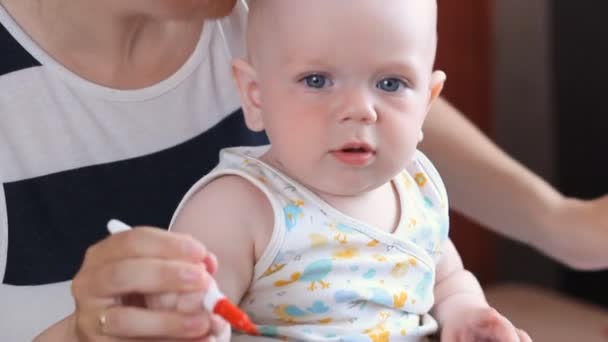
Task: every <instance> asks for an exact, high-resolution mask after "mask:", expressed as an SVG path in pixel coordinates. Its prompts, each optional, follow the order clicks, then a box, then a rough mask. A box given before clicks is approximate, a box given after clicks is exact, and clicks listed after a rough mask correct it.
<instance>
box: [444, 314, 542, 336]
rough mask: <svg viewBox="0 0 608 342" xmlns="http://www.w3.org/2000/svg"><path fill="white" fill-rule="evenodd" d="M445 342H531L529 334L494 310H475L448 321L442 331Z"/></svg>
mask: <svg viewBox="0 0 608 342" xmlns="http://www.w3.org/2000/svg"><path fill="white" fill-rule="evenodd" d="M441 341H445V342H481V341H483V342H531V341H532V339H531V338H530V336H528V334H527V333H526V332H525V331H523V330H521V329H517V328H516V327H515V326H513V324H512V323H511V322H510V321H509V320H508V319H506V318H505V317H504V316H503V315H501V314H500V313H499V312H498V311H496V310H495V309H492V308H475V309H471V310H468V311H465V312H463V313H462V314H459V315H457V316H454V318H453V319H451V320H449V321H446V322H445V324H444V326H443V328H442V331H441Z"/></svg>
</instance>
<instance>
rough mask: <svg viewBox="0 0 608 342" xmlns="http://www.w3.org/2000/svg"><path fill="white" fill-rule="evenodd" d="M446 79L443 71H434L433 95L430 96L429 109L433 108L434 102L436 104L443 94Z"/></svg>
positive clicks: (432, 76) (432, 80)
mask: <svg viewBox="0 0 608 342" xmlns="http://www.w3.org/2000/svg"><path fill="white" fill-rule="evenodd" d="M446 78H447V76H446V75H445V72H443V71H434V72H433V74H432V75H431V89H430V91H431V95H430V96H429V103H428V109H430V108H431V106H432V105H433V102H435V100H437V98H438V97H439V95H440V94H441V91H442V90H443V85H444V84H445V80H446Z"/></svg>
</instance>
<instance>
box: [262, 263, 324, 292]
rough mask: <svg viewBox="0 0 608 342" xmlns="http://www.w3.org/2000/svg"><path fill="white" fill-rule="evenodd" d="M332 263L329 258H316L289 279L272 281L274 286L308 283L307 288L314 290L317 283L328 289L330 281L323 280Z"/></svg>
mask: <svg viewBox="0 0 608 342" xmlns="http://www.w3.org/2000/svg"><path fill="white" fill-rule="evenodd" d="M332 266H333V263H332V261H331V260H330V259H322V260H317V261H315V262H313V263H311V264H309V265H308V266H306V267H305V268H304V272H302V273H300V272H295V273H293V274H292V275H291V277H290V279H289V280H278V281H276V282H275V283H274V286H276V287H283V286H288V285H291V284H293V283H295V282H305V283H310V285H309V286H308V289H309V290H310V291H314V290H316V289H317V288H318V287H317V284H319V285H321V289H328V288H329V286H330V283H328V282H325V281H323V279H325V277H327V275H328V274H329V273H330V272H331V270H332Z"/></svg>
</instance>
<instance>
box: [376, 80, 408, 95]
mask: <svg viewBox="0 0 608 342" xmlns="http://www.w3.org/2000/svg"><path fill="white" fill-rule="evenodd" d="M402 86H405V83H404V82H403V81H402V80H400V79H398V78H394V77H391V78H385V79H383V80H380V82H378V83H377V84H376V88H378V89H380V90H384V91H387V92H391V93H394V92H396V91H398V90H399V89H400V88H401V87H402Z"/></svg>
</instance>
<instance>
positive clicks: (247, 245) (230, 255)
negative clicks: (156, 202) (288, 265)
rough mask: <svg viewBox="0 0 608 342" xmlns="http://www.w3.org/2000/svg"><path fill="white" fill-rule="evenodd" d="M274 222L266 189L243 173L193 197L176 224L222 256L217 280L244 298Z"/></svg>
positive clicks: (237, 298)
mask: <svg viewBox="0 0 608 342" xmlns="http://www.w3.org/2000/svg"><path fill="white" fill-rule="evenodd" d="M272 227H273V212H272V208H271V206H270V203H269V201H268V200H267V198H266V197H265V196H264V195H263V193H262V192H261V191H260V190H258V189H257V188H255V187H254V186H253V185H252V184H251V183H249V182H248V181H246V180H245V179H243V178H240V177H237V176H224V177H221V178H219V179H217V180H214V181H213V182H211V183H210V184H208V185H207V186H205V187H204V188H203V189H201V191H199V192H198V193H197V194H195V195H194V196H193V197H192V198H191V199H190V200H189V201H188V203H187V204H186V205H185V206H184V207H183V209H182V211H181V212H180V213H179V214H178V216H177V217H176V220H175V223H174V226H173V227H172V229H173V230H174V231H179V232H183V233H187V234H191V235H192V236H194V237H195V238H197V239H199V240H200V241H202V242H203V243H204V244H205V245H206V247H207V248H208V249H209V250H210V251H211V252H212V253H214V254H215V255H216V256H217V260H218V265H219V268H218V271H217V273H216V275H215V279H216V281H217V284H218V286H219V288H220V289H222V291H223V292H224V294H226V296H228V297H229V299H230V300H231V301H233V302H234V303H239V302H240V301H241V299H242V297H243V295H244V294H245V292H246V291H247V288H248V287H249V285H250V282H251V280H252V277H253V269H254V265H255V262H256V257H257V256H258V255H259V254H260V250H263V249H264V248H265V247H266V245H267V244H268V241H269V240H270V236H271V234H272Z"/></svg>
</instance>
